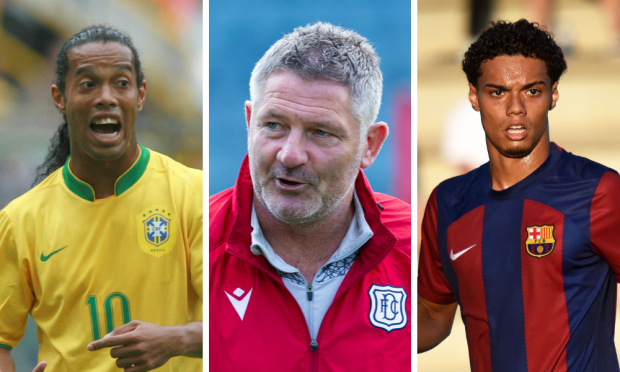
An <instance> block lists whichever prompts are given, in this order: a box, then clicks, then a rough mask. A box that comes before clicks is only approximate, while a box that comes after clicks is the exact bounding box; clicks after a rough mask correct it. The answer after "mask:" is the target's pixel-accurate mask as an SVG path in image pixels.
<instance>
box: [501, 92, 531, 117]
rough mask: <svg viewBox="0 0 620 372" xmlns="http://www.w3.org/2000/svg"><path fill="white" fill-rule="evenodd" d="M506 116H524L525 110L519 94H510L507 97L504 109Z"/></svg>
mask: <svg viewBox="0 0 620 372" xmlns="http://www.w3.org/2000/svg"><path fill="white" fill-rule="evenodd" d="M506 115H507V116H519V115H521V116H525V115H527V110H526V109H525V105H524V104H523V101H522V97H521V94H511V95H510V97H509V98H508V107H507V109H506Z"/></svg>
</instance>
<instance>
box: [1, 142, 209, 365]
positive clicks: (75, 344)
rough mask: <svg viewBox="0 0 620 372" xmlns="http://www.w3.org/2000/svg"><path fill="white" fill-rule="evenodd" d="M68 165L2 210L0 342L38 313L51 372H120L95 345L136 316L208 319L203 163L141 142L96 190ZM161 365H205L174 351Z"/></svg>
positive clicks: (171, 321)
mask: <svg viewBox="0 0 620 372" xmlns="http://www.w3.org/2000/svg"><path fill="white" fill-rule="evenodd" d="M68 164H69V162H67V164H65V166H64V167H62V168H61V169H58V170H57V171H55V172H54V173H53V174H51V175H50V176H49V177H47V178H46V179H45V180H44V181H43V182H42V183H41V184H39V185H38V186H36V187H35V188H33V189H32V190H30V191H29V192H27V193H26V194H24V195H22V196H21V197H19V198H17V199H15V200H14V201H13V202H11V203H10V204H9V205H8V206H7V207H6V208H5V209H4V210H2V211H0V347H5V348H7V349H11V348H12V347H14V346H15V345H16V344H17V343H18V342H19V340H20V339H21V337H22V336H23V333H24V330H25V327H26V320H27V315H28V313H30V314H31V315H32V318H33V319H34V320H35V322H36V324H37V327H38V336H39V343H40V346H39V361H42V360H45V361H47V362H48V367H47V369H46V370H45V371H46V372H55V371H120V370H121V369H119V368H117V367H116V365H115V359H113V358H112V357H111V356H110V350H109V349H103V350H98V351H94V352H91V351H88V350H87V349H86V346H87V345H88V343H90V342H92V341H93V340H96V339H99V338H102V337H103V336H104V335H105V334H107V333H109V332H111V331H112V330H113V329H114V328H115V327H118V326H120V325H122V324H124V323H128V322H129V321H131V320H141V321H145V322H150V323H155V324H159V325H176V324H185V323H187V322H190V321H195V320H202V171H198V170H194V169H190V168H187V167H185V166H183V165H181V164H179V163H177V162H175V161H173V160H172V159H170V158H168V157H166V156H164V155H161V154H158V153H155V152H153V151H149V150H148V149H146V148H144V147H141V152H140V156H139V158H138V160H137V161H136V162H135V164H134V165H133V166H132V167H131V168H130V169H129V170H128V171H127V172H126V173H124V174H123V175H122V176H121V177H120V178H119V179H118V180H117V181H116V184H115V195H112V196H110V197H108V198H105V199H97V200H95V199H94V192H93V190H92V188H91V187H90V186H89V185H88V184H86V183H84V182H82V181H80V180H79V179H77V178H76V177H75V176H74V175H73V174H72V173H71V171H70V169H69V166H68ZM157 371H189V372H193V371H202V359H196V358H188V357H174V358H171V359H170V360H169V361H168V363H166V364H164V365H163V366H162V367H160V368H158V369H157Z"/></svg>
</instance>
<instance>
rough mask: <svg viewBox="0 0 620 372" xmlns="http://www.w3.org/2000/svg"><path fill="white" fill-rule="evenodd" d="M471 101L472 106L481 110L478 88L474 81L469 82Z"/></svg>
mask: <svg viewBox="0 0 620 372" xmlns="http://www.w3.org/2000/svg"><path fill="white" fill-rule="evenodd" d="M469 102H471V107H472V108H473V109H474V110H476V111H480V104H479V103H478V90H477V89H476V87H475V86H474V84H472V83H469Z"/></svg>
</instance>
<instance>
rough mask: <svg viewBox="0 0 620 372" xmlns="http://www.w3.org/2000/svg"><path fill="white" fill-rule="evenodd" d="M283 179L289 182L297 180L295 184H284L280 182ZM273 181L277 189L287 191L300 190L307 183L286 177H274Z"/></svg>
mask: <svg viewBox="0 0 620 372" xmlns="http://www.w3.org/2000/svg"><path fill="white" fill-rule="evenodd" d="M283 180H284V181H290V182H297V184H296V185H289V184H286V183H284V182H282V181H283ZM275 183H276V187H277V188H278V189H279V190H282V191H288V192H295V191H301V190H303V189H304V188H306V186H308V184H307V183H303V182H299V181H297V180H294V179H290V178H286V177H279V178H276V179H275Z"/></svg>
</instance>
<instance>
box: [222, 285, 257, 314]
mask: <svg viewBox="0 0 620 372" xmlns="http://www.w3.org/2000/svg"><path fill="white" fill-rule="evenodd" d="M224 293H226V296H228V299H229V300H230V303H231V304H232V305H233V307H234V308H235V311H236V312H237V314H239V317H240V318H241V320H243V316H244V315H245V310H246V309H247V308H248V303H249V302H250V296H251V295H252V289H250V292H248V294H247V295H245V297H244V298H243V299H241V300H237V299H236V298H234V297H233V296H231V295H229V294H228V292H226V291H224Z"/></svg>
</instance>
